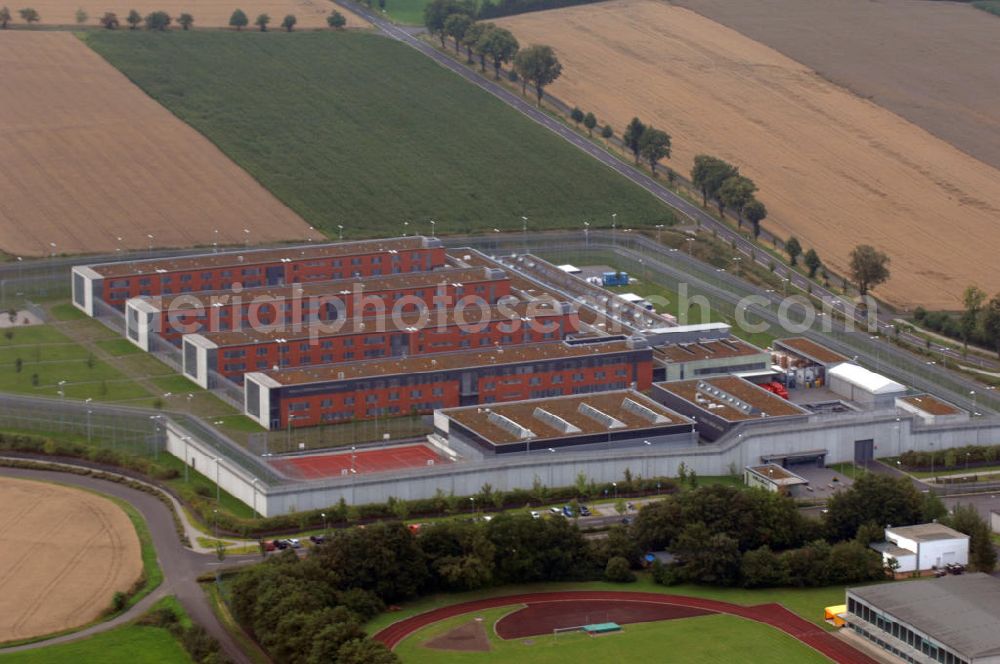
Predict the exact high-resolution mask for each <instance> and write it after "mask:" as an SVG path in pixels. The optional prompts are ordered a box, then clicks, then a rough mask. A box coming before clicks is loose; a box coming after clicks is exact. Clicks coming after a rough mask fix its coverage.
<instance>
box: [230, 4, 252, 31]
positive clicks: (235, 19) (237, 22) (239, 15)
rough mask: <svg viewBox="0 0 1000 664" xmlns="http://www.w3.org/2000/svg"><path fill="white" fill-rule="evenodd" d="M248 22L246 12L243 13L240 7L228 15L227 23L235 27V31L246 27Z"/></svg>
mask: <svg viewBox="0 0 1000 664" xmlns="http://www.w3.org/2000/svg"><path fill="white" fill-rule="evenodd" d="M249 22H250V19H248V18H247V15H246V13H244V11H243V10H242V9H237V10H236V11H234V12H233V15H232V16H230V17H229V25H230V26H232V27H234V28H236V31H237V32H239V31H240V30H242V29H243V28H245V27H247V24H248V23H249Z"/></svg>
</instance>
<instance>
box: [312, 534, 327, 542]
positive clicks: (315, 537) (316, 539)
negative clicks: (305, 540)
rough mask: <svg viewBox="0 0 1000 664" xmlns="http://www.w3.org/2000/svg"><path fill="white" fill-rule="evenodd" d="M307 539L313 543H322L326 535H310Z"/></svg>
mask: <svg viewBox="0 0 1000 664" xmlns="http://www.w3.org/2000/svg"><path fill="white" fill-rule="evenodd" d="M309 541H310V542H312V543H313V544H322V543H323V542H325V541H326V535H310V536H309Z"/></svg>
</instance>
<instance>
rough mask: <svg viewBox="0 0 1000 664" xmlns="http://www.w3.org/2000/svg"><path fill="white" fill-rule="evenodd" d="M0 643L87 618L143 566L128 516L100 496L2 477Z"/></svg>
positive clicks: (73, 624)
mask: <svg viewBox="0 0 1000 664" xmlns="http://www.w3.org/2000/svg"><path fill="white" fill-rule="evenodd" d="M0 505H3V510H2V512H0V533H2V535H0V538H2V539H0V642H3V641H11V640H20V639H26V638H30V637H33V636H39V635H42V634H49V633H52V632H58V631H61V630H65V629H69V628H72V627H76V626H78V625H83V624H86V623H88V622H90V621H92V620H94V619H95V618H97V617H98V616H99V615H100V614H101V612H102V611H104V610H105V609H106V608H108V607H109V606H110V605H111V596H112V595H113V594H114V593H115V592H116V591H119V590H120V591H127V590H128V589H129V588H130V587H131V586H132V585H133V584H134V583H135V581H136V580H137V579H138V578H139V575H140V574H141V572H142V560H141V556H140V545H139V538H138V536H137V535H136V533H135V528H134V527H133V526H132V523H131V521H129V518H128V516H127V515H126V514H125V512H123V511H122V510H121V508H119V507H118V506H117V505H115V504H114V503H112V502H111V501H109V500H107V499H105V498H102V497H100V496H97V495H94V494H91V493H87V492H85V491H79V490H76V489H71V488H68V487H63V486H59V485H55V484H45V483H42V482H33V481H29V480H19V479H11V478H0Z"/></svg>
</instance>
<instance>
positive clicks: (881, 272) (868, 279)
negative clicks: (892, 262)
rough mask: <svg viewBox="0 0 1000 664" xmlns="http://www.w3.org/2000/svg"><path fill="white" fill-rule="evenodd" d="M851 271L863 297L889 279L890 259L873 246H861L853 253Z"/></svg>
mask: <svg viewBox="0 0 1000 664" xmlns="http://www.w3.org/2000/svg"><path fill="white" fill-rule="evenodd" d="M850 269H851V276H852V277H853V278H854V282H855V283H856V284H857V286H858V292H859V293H861V295H862V297H863V296H865V295H867V294H868V291H869V290H870V289H872V288H875V287H876V286H878V285H879V284H882V283H885V282H886V280H888V279H889V257H888V256H886V255H885V254H884V253H883V252H881V251H878V250H877V249H875V247H873V246H871V245H868V244H859V245H858V246H856V247H855V248H854V250H853V251H852V252H851V260H850Z"/></svg>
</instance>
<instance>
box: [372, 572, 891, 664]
mask: <svg viewBox="0 0 1000 664" xmlns="http://www.w3.org/2000/svg"><path fill="white" fill-rule="evenodd" d="M616 599H617V600H622V601H628V602H650V603H652V604H675V605H678V606H688V607H692V608H697V609H705V610H706V611H715V612H716V613H725V614H729V615H733V616H739V617H741V618H747V619H748V620H755V621H757V622H760V623H764V624H765V625H770V626H771V627H775V628H777V629H780V630H781V631H783V632H785V633H786V634H788V635H790V636H792V637H793V638H796V639H798V640H799V641H801V642H803V643H805V644H806V645H808V646H810V647H812V648H814V649H815V650H818V651H819V652H820V653H822V654H824V655H826V656H827V657H829V658H830V659H832V660H833V661H835V662H841V663H843V664H877V661H876V660H874V659H872V658H870V657H868V656H867V655H865V654H864V653H861V652H859V651H858V650H855V649H854V648H852V647H851V646H850V645H848V644H847V643H845V642H843V641H841V640H840V639H838V638H837V637H835V636H834V635H833V634H830V633H829V632H826V631H824V630H822V629H820V628H819V627H818V626H817V625H814V624H812V623H811V622H809V621H807V620H805V619H803V618H800V617H799V616H797V615H795V614H794V613H792V612H791V611H789V610H788V609H786V608H785V607H783V606H781V605H780V604H760V605H757V606H740V605H738V604H730V603H729V602H719V601H716V600H712V599H703V598H700V597H682V596H680V595H661V594H659V593H642V592H617V591H603V590H579V591H568V592H558V593H527V594H523V595H506V596H503V597H490V598H488V599H480V600H475V601H472V602H465V603H463V604H453V605H451V606H444V607H441V608H440V609H434V610H432V611H428V612H426V613H421V614H418V615H415V616H411V617H410V618H406V619H404V620H400V621H399V622H397V623H393V624H392V625H389V626H388V627H386V628H385V629H383V630H382V631H380V632H378V633H377V634H375V636H374V637H373V638H375V639H376V640H378V641H381V642H382V643H384V644H385V645H386V646H388V647H389V648H395V647H396V645H398V644H399V642H400V641H402V640H403V639H404V638H406V637H407V636H409V635H410V634H412V633H413V632H415V631H417V630H419V629H421V628H423V627H426V626H427V625H430V624H432V623H435V622H438V621H439V620H444V619H446V618H451V617H454V616H458V615H462V614H463V613H470V612H472V611H482V610H484V609H493V608H497V607H501V606H510V605H511V604H531V603H533V602H558V601H567V600H569V601H580V600H616Z"/></svg>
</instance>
